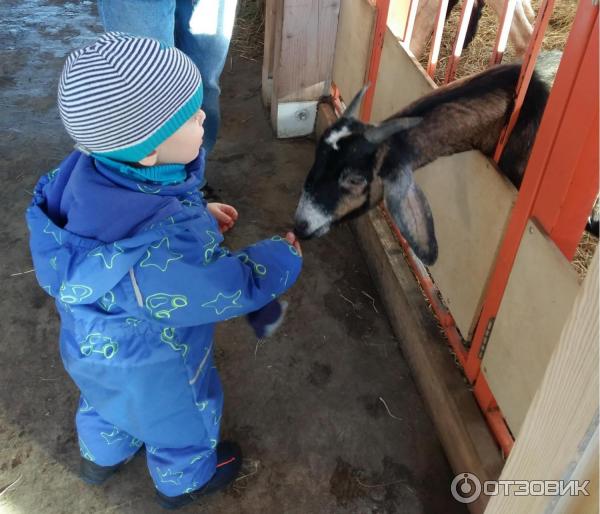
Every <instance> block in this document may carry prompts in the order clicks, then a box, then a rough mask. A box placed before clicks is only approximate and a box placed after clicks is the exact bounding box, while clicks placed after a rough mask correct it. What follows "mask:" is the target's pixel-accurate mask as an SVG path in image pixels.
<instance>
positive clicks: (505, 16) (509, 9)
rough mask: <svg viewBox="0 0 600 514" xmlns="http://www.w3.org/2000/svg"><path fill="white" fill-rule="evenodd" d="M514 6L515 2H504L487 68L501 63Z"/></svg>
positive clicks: (512, 0) (514, 0) (511, 0)
mask: <svg viewBox="0 0 600 514" xmlns="http://www.w3.org/2000/svg"><path fill="white" fill-rule="evenodd" d="M516 6H517V0H506V2H504V9H503V10H502V17H501V18H500V25H499V27H498V33H497V34H496V42H495V43H494V51H493V52H492V57H491V58H490V64H489V66H493V65H494V64H500V63H501V62H502V56H503V55H504V51H505V50H506V43H507V41H508V34H509V32H510V28H511V26H512V20H513V17H514V14H515V7H516Z"/></svg>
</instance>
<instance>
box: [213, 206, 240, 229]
mask: <svg viewBox="0 0 600 514" xmlns="http://www.w3.org/2000/svg"><path fill="white" fill-rule="evenodd" d="M206 208H207V209H208V212H210V213H211V214H212V215H213V216H214V217H215V219H216V220H217V222H218V223H219V230H220V231H221V233H225V232H227V231H228V230H230V229H231V228H232V227H233V225H235V222H236V221H237V219H238V213H237V211H236V210H235V209H234V208H233V207H232V206H231V205H227V204H225V203H208V204H206Z"/></svg>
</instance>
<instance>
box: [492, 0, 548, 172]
mask: <svg viewBox="0 0 600 514" xmlns="http://www.w3.org/2000/svg"><path fill="white" fill-rule="evenodd" d="M553 8H554V0H544V1H543V3H542V5H541V6H540V9H539V11H538V15H537V18H536V20H535V27H534V29H533V34H532V36H531V40H530V41H529V46H528V47H527V52H526V53H525V57H524V59H523V65H522V66H521V75H520V76H519V80H518V82H517V88H516V99H515V105H514V107H513V112H512V114H511V116H510V119H509V121H508V124H507V125H506V126H505V127H504V128H503V129H502V132H501V133H500V139H499V140H498V145H497V146H496V151H495V153H494V160H495V161H496V162H498V161H499V160H500V156H501V155H502V150H504V147H505V146H506V142H507V141H508V138H509V137H510V134H511V132H512V130H513V128H514V127H515V124H516V123H517V118H518V117H519V113H520V112H521V107H522V106H523V100H524V99H525V93H527V88H528V87H529V82H530V81H531V76H532V75H533V70H534V68H535V61H536V60H537V56H538V54H539V52H540V48H541V47H542V40H543V38H544V33H545V32H546V27H547V26H548V22H549V21H550V16H551V14H552V9H553Z"/></svg>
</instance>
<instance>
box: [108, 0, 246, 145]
mask: <svg viewBox="0 0 600 514" xmlns="http://www.w3.org/2000/svg"><path fill="white" fill-rule="evenodd" d="M236 5H237V0H98V10H99V12H100V18H101V19H102V24H103V25H104V29H105V30H106V31H109V32H110V31H118V32H127V33H129V34H133V35H135V36H142V37H151V38H154V39H160V40H161V41H163V42H164V43H166V44H167V45H170V46H173V45H175V46H176V47H177V48H179V49H180V50H182V51H183V52H185V53H186V54H187V55H188V56H189V57H190V58H191V59H192V61H194V63H195V64H196V66H198V69H199V70H200V74H201V75H202V82H203V85H204V100H203V103H202V109H204V112H205V113H206V121H205V122H204V143H203V146H204V148H205V149H206V151H207V152H210V150H211V149H212V147H213V146H214V144H215V141H216V139H217V133H218V131H219V123H220V119H221V115H220V111H219V94H220V93H221V89H220V88H219V77H220V76H221V72H222V71H223V66H224V65H225V58H226V57H227V51H228V50H229V42H230V40H231V32H232V30H233V21H234V19H235V10H236Z"/></svg>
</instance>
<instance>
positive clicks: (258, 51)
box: [231, 0, 265, 62]
mask: <svg viewBox="0 0 600 514" xmlns="http://www.w3.org/2000/svg"><path fill="white" fill-rule="evenodd" d="M264 11H265V1H264V0H240V1H239V2H238V10H237V15H236V19H235V25H234V28H233V35H232V37H231V49H232V50H233V51H234V52H235V53H236V54H237V55H238V56H239V57H241V58H242V59H248V60H250V61H259V62H260V60H261V59H262V55H263V47H264V32H265V12H264Z"/></svg>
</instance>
